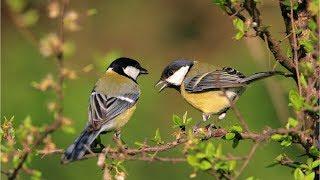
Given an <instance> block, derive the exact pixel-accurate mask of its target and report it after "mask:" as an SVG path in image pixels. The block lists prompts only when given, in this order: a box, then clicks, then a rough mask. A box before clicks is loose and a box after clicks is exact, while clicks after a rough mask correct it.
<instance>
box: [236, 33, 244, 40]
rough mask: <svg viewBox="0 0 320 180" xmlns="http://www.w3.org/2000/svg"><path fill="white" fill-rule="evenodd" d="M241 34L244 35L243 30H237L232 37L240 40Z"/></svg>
mask: <svg viewBox="0 0 320 180" xmlns="http://www.w3.org/2000/svg"><path fill="white" fill-rule="evenodd" d="M243 36H244V32H241V31H239V32H237V34H236V35H235V36H234V38H235V39H236V40H240V39H241V38H242V37H243Z"/></svg>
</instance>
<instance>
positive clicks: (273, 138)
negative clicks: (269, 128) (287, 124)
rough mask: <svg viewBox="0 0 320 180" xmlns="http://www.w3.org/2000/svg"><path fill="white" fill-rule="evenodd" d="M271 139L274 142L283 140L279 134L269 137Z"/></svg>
mask: <svg viewBox="0 0 320 180" xmlns="http://www.w3.org/2000/svg"><path fill="white" fill-rule="evenodd" d="M271 139H272V140H274V141H281V140H283V139H284V136H283V135H281V134H274V135H272V136H271Z"/></svg>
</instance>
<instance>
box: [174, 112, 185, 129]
mask: <svg viewBox="0 0 320 180" xmlns="http://www.w3.org/2000/svg"><path fill="white" fill-rule="evenodd" d="M172 122H173V127H174V128H177V127H180V126H182V125H183V123H182V119H181V118H180V117H179V116H177V115H175V114H174V115H173V116H172Z"/></svg>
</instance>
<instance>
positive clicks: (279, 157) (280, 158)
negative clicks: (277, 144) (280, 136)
mask: <svg viewBox="0 0 320 180" xmlns="http://www.w3.org/2000/svg"><path fill="white" fill-rule="evenodd" d="M284 157H286V155H285V154H280V155H279V156H277V157H276V158H275V160H276V161H278V162H280V161H282V159H283V158H284Z"/></svg>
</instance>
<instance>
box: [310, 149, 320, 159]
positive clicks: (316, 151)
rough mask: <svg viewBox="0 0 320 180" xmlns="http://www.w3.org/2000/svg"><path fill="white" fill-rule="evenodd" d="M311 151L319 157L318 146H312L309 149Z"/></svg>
mask: <svg viewBox="0 0 320 180" xmlns="http://www.w3.org/2000/svg"><path fill="white" fill-rule="evenodd" d="M309 153H310V154H311V155H312V156H314V157H319V156H320V151H319V149H318V148H317V147H315V146H311V147H310V149H309Z"/></svg>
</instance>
